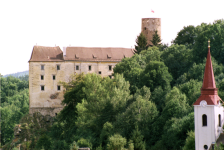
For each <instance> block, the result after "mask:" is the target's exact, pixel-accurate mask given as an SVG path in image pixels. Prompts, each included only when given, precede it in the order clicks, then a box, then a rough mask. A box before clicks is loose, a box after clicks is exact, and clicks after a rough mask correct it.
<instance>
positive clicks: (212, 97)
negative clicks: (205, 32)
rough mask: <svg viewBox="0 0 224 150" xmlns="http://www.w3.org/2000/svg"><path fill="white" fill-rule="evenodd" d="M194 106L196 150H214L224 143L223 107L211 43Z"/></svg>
mask: <svg viewBox="0 0 224 150" xmlns="http://www.w3.org/2000/svg"><path fill="white" fill-rule="evenodd" d="M193 105H194V123H195V150H208V149H209V150H212V149H214V144H215V143H217V144H219V143H220V142H224V134H223V133H222V132H223V129H222V127H223V106H222V100H221V98H220V97H219V96H218V88H216V84H215V78H214V73H213V67H212V61H211V53H210V41H208V54H207V60H206V65H205V72H204V79H203V85H202V88H201V96H200V97H199V98H198V99H197V100H196V102H195V103H194V104H193Z"/></svg>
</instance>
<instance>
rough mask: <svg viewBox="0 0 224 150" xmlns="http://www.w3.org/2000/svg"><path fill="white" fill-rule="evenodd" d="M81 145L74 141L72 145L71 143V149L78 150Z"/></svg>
mask: <svg viewBox="0 0 224 150" xmlns="http://www.w3.org/2000/svg"><path fill="white" fill-rule="evenodd" d="M78 149H79V146H78V145H77V143H76V142H75V141H74V142H73V143H72V144H71V145H70V150H78Z"/></svg>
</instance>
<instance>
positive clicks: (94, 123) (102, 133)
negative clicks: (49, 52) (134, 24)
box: [0, 20, 224, 150]
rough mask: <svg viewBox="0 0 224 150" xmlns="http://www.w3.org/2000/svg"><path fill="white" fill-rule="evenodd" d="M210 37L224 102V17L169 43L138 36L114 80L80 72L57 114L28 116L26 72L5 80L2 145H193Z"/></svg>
mask: <svg viewBox="0 0 224 150" xmlns="http://www.w3.org/2000/svg"><path fill="white" fill-rule="evenodd" d="M209 39H210V41H211V42H210V43H211V55H212V65H213V70H214V75H215V80H216V86H217V88H219V91H218V94H219V96H220V97H221V98H222V99H224V79H223V78H224V67H223V65H224V20H216V21H214V22H213V23H210V24H206V23H201V24H200V25H198V26H192V25H189V26H186V27H183V29H182V30H180V31H179V32H178V34H177V36H176V38H175V39H174V40H173V41H172V44H171V45H170V46H168V44H165V43H162V42H161V39H159V38H158V37H157V35H156V34H155V35H154V38H153V40H152V43H153V45H147V43H146V38H145V37H144V35H143V34H141V33H140V34H139V36H138V37H137V38H136V46H135V55H134V56H132V57H131V58H124V59H122V61H121V62H120V63H118V64H117V65H116V66H115V67H114V68H113V71H114V74H113V78H111V79H110V78H109V77H105V78H102V77H101V76H99V75H97V74H86V75H84V74H79V75H74V76H71V80H70V82H68V83H63V86H64V87H65V88H66V91H65V94H64V100H63V101H62V104H63V105H64V109H63V110H62V111H61V112H60V113H59V114H58V115H57V116H56V117H54V118H51V119H47V118H46V117H44V116H41V115H40V114H34V115H28V111H29V93H28V76H23V77H20V78H15V77H10V76H9V77H6V78H3V77H1V107H0V109H1V113H2V118H1V119H2V122H1V145H2V146H3V149H6V150H9V149H13V150H17V147H18V145H19V144H20V145H21V150H40V149H41V150H43V149H45V150H77V149H78V148H79V147H89V148H90V149H91V150H92V149H93V150H194V149H195V145H194V142H195V141H194V108H193V103H194V102H195V101H196V100H197V98H198V97H199V96H200V89H201V87H202V81H203V76H204V68H205V61H206V56H207V52H208V40H209ZM18 130H19V136H18V137H17V138H16V137H15V136H14V133H15V132H17V131H18ZM20 130H21V131H20Z"/></svg>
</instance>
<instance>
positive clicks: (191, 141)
mask: <svg viewBox="0 0 224 150" xmlns="http://www.w3.org/2000/svg"><path fill="white" fill-rule="evenodd" d="M183 150H195V135H194V132H193V131H189V132H188V133H187V138H186V141H185V145H184V148H183Z"/></svg>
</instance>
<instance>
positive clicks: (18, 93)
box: [0, 76, 29, 145]
mask: <svg viewBox="0 0 224 150" xmlns="http://www.w3.org/2000/svg"><path fill="white" fill-rule="evenodd" d="M0 85H1V86H0V88H1V90H0V91H1V94H0V96H1V107H0V112H1V143H2V145H5V144H6V143H7V142H9V141H11V140H12V138H13V133H14V131H13V129H14V126H15V124H18V123H19V120H20V119H21V118H22V116H24V115H26V114H28V112H29V90H28V89H27V88H28V81H25V80H20V79H18V78H15V77H12V76H9V77H7V78H3V77H0Z"/></svg>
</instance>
